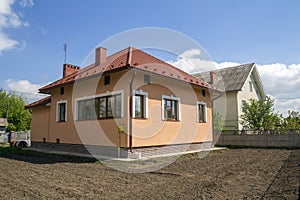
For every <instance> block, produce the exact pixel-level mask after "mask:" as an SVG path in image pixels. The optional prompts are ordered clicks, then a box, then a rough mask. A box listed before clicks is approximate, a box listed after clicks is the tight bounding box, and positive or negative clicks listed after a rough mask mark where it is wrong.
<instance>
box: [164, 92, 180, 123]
mask: <svg viewBox="0 0 300 200" xmlns="http://www.w3.org/2000/svg"><path fill="white" fill-rule="evenodd" d="M166 99H169V100H175V101H177V116H178V120H176V121H181V103H180V98H179V97H174V96H173V95H171V96H168V95H162V97H161V119H162V120H163V121H166V116H165V113H166V112H165V107H164V105H165V101H164V100H166Z"/></svg>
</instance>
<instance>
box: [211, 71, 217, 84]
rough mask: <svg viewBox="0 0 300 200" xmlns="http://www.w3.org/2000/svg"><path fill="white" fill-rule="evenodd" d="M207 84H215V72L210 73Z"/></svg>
mask: <svg viewBox="0 0 300 200" xmlns="http://www.w3.org/2000/svg"><path fill="white" fill-rule="evenodd" d="M209 83H210V84H212V85H214V84H216V83H217V74H216V72H210V79H209Z"/></svg>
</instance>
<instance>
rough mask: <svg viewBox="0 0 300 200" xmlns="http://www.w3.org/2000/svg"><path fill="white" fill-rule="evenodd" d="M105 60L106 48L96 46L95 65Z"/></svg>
mask: <svg viewBox="0 0 300 200" xmlns="http://www.w3.org/2000/svg"><path fill="white" fill-rule="evenodd" d="M105 61H106V49H105V48H103V47H98V48H96V49H95V65H96V66H98V65H100V64H101V63H103V62H105Z"/></svg>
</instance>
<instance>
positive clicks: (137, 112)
mask: <svg viewBox="0 0 300 200" xmlns="http://www.w3.org/2000/svg"><path fill="white" fill-rule="evenodd" d="M132 109H133V110H132V117H133V118H140V119H145V118H148V93H147V92H143V91H142V90H138V91H134V95H133V100H132Z"/></svg>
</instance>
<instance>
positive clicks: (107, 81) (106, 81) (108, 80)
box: [104, 75, 110, 85]
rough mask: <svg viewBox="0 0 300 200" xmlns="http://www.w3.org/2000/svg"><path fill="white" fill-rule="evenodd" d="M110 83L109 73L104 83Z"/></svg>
mask: <svg viewBox="0 0 300 200" xmlns="http://www.w3.org/2000/svg"><path fill="white" fill-rule="evenodd" d="M109 84H110V75H107V76H105V77H104V85H109Z"/></svg>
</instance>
